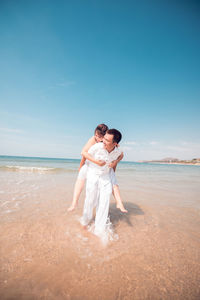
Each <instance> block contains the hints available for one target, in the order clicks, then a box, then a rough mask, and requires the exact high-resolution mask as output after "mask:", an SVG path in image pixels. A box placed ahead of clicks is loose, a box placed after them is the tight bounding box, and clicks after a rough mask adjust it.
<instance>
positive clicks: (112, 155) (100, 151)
mask: <svg viewBox="0 0 200 300" xmlns="http://www.w3.org/2000/svg"><path fill="white" fill-rule="evenodd" d="M88 153H89V154H91V155H92V157H93V158H95V159H96V160H102V161H105V162H106V164H105V165H104V166H102V167H100V166H98V165H97V164H95V163H93V162H91V161H88V160H86V163H87V165H88V166H90V171H91V172H93V173H95V174H98V175H102V174H106V173H108V172H109V170H110V168H109V164H110V163H111V162H112V161H114V160H116V159H117V158H118V157H119V156H120V154H121V153H122V152H121V150H119V148H118V147H115V148H114V150H113V151H111V152H108V151H107V150H106V149H105V148H104V144H103V143H96V144H95V145H93V146H92V147H91V148H90V149H89V150H88Z"/></svg>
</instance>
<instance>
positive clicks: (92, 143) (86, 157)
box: [80, 136, 106, 168]
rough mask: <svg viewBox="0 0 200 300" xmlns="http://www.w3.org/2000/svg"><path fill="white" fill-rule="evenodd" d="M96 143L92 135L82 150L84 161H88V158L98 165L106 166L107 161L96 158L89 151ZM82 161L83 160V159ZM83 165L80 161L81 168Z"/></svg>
mask: <svg viewBox="0 0 200 300" xmlns="http://www.w3.org/2000/svg"><path fill="white" fill-rule="evenodd" d="M94 144H96V141H95V138H94V136H93V137H91V138H90V139H89V141H88V142H87V143H86V144H85V146H84V147H83V149H82V151H81V155H82V157H83V159H84V163H85V161H86V159H88V160H90V161H91V162H93V163H95V164H97V165H98V166H104V165H105V164H106V163H105V162H102V161H101V160H96V159H94V158H93V157H92V156H91V155H90V154H89V153H88V150H89V149H90V147H92V146H93V145H94ZM81 162H82V160H81ZM81 167H82V165H81V163H80V168H81Z"/></svg>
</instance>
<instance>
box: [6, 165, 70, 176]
mask: <svg viewBox="0 0 200 300" xmlns="http://www.w3.org/2000/svg"><path fill="white" fill-rule="evenodd" d="M0 170H2V171H10V172H30V173H40V174H46V173H59V172H71V171H73V170H69V169H64V168H52V167H32V166H29V167H27V166H15V165H13V166H12V165H11V166H9V165H8V166H0Z"/></svg>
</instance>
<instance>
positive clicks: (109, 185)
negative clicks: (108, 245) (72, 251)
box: [68, 124, 127, 236]
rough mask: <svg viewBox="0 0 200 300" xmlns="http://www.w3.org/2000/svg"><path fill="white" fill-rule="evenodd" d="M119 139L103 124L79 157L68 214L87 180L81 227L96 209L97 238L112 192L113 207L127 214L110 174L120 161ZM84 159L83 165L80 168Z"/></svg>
mask: <svg viewBox="0 0 200 300" xmlns="http://www.w3.org/2000/svg"><path fill="white" fill-rule="evenodd" d="M121 137H122V136H121V133H120V132H119V131H118V130H116V129H109V130H108V129H107V126H106V125H105V124H100V125H98V126H97V128H96V129H95V135H94V137H92V138H91V139H90V140H89V141H88V143H87V144H86V145H85V147H84V148H83V151H82V153H81V154H82V155H83V159H82V161H81V164H80V171H79V175H78V179H77V182H76V184H75V189H74V197H73V201H72V205H71V206H70V208H69V209H68V211H72V210H74V209H75V207H76V205H77V203H78V198H79V196H80V193H81V191H82V189H83V185H84V182H85V179H87V183H86V198H85V203H84V210H83V216H82V218H81V224H82V225H83V226H85V227H86V226H87V225H88V224H89V223H90V221H91V220H92V217H93V209H94V208H95V207H96V218H95V229H94V233H95V234H96V235H98V236H101V234H102V233H103V232H104V231H105V227H106V221H107V218H108V211H109V201H110V196H111V193H112V191H113V194H114V197H115V199H116V202H117V207H118V208H119V209H120V210H121V211H122V212H127V210H126V209H125V208H124V206H123V204H122V201H121V197H120V193H119V187H118V184H117V182H116V178H115V173H114V170H115V168H116V165H117V163H118V162H119V161H120V160H121V159H122V158H123V154H122V152H121V151H120V150H119V147H118V143H119V142H120V140H121ZM102 141H103V143H102ZM86 159H87V161H86V163H85V164H84V162H85V160H86ZM113 169H114V170H113Z"/></svg>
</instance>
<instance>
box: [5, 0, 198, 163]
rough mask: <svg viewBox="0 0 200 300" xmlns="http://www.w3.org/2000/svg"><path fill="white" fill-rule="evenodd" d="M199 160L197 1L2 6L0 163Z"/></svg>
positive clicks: (11, 2)
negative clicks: (115, 139) (14, 158)
mask: <svg viewBox="0 0 200 300" xmlns="http://www.w3.org/2000/svg"><path fill="white" fill-rule="evenodd" d="M100 123H105V124H107V125H108V126H109V128H116V129H118V130H120V131H121V133H122V136H123V138H122V141H121V143H120V147H121V148H122V149H123V151H124V160H126V161H139V160H152V159H162V158H165V157H175V158H179V159H192V158H196V157H200V2H199V1H195V0H191V1H189V0H188V1H185V0H182V1H176V0H174V1H169V0H168V1H167V0H166V1H165V0H163V1H156V0H152V1H149V0H141V1H134V0H132V1H118V0H115V1H109V0H106V1H104V0H101V1H100V0H99V1H98V0H91V1H89V0H79V1H76V0H73V1H72V0H71V1H67V0H66V1H61V0H58V1H51V0H48V1H47V0H43V1H40V0H34V1H32V0H29V1H27V0H26V1H22V0H1V1H0V155H20V156H39V157H58V158H59V157H60V158H80V153H81V149H82V147H83V146H84V144H85V143H86V142H87V140H88V139H89V138H90V137H91V136H92V135H93V133H94V129H95V127H96V126H97V125H98V124H100Z"/></svg>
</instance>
